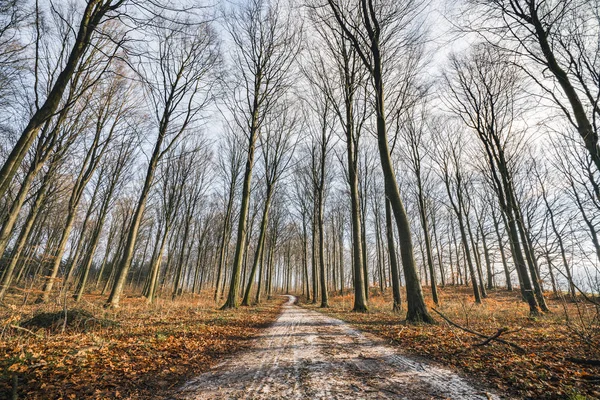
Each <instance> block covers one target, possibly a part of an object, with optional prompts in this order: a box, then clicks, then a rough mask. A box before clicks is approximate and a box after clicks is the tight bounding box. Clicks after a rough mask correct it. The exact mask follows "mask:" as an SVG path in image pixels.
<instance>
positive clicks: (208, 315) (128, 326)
mask: <svg viewBox="0 0 600 400" xmlns="http://www.w3.org/2000/svg"><path fill="white" fill-rule="evenodd" d="M211 297H212V296H211V295H210V294H208V293H207V294H206V295H205V296H202V297H201V298H198V297H196V298H191V297H185V298H182V299H178V300H176V301H175V302H171V301H169V300H158V301H157V304H155V305H152V306H148V305H146V304H145V302H144V300H143V299H141V298H127V299H125V301H124V302H123V305H122V307H121V308H120V309H119V310H114V311H107V310H104V309H103V308H102V304H103V300H104V299H103V298H100V297H99V296H96V297H95V296H88V297H86V299H85V301H83V302H82V304H80V305H77V307H81V309H78V310H76V311H73V312H69V313H68V314H67V315H72V319H69V318H67V324H64V318H63V319H61V318H60V317H59V318H56V317H57V316H60V315H61V314H62V310H61V307H60V305H57V304H54V305H42V306H40V305H35V306H34V305H27V306H23V307H16V306H0V323H1V326H0V399H5V398H10V396H11V393H12V390H13V386H14V385H15V384H16V385H17V390H18V395H19V398H20V399H59V398H64V399H71V398H72V399H76V398H77V399H80V398H86V399H87V398H92V399H93V398H98V399H104V398H132V399H150V398H164V397H165V396H167V395H168V394H169V393H170V392H171V390H172V388H174V387H177V386H179V385H180V384H181V383H182V382H184V381H186V380H187V379H189V378H190V377H192V376H195V375H197V374H198V373H200V372H202V371H205V370H207V369H209V368H210V367H211V366H212V365H214V364H215V363H216V362H218V361H219V360H220V359H222V357H223V356H224V355H226V354H229V353H231V352H234V351H238V350H240V349H243V348H246V347H247V346H248V342H249V341H248V339H249V338H251V337H253V336H254V335H256V334H257V333H258V332H259V331H261V329H263V328H264V327H265V326H268V325H270V324H271V323H272V322H273V321H274V320H275V318H276V317H277V315H278V314H279V310H280V304H281V303H283V302H284V299H281V298H279V299H276V300H274V301H270V302H268V303H265V304H264V305H262V306H259V307H242V308H240V309H239V310H236V311H218V310H216V309H215V305H214V303H213V302H212V301H211V300H208V299H210V298H211ZM34 315H35V316H38V317H37V318H32V317H33V316H34ZM71 321H72V322H73V323H71ZM63 328H64V332H63Z"/></svg>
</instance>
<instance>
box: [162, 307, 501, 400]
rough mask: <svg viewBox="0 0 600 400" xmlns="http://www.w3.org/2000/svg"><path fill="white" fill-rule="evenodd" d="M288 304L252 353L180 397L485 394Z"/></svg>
mask: <svg viewBox="0 0 600 400" xmlns="http://www.w3.org/2000/svg"><path fill="white" fill-rule="evenodd" d="M294 301H295V298H294V297H293V296H289V301H288V302H287V303H286V304H285V305H284V306H283V312H282V314H281V316H280V317H279V318H278V319H277V321H276V322H275V323H274V324H273V325H272V326H271V327H269V328H267V329H265V330H264V331H263V332H262V333H261V334H260V335H259V336H258V337H257V338H256V339H255V340H254V343H253V346H252V348H251V349H250V350H248V351H245V352H243V353H239V354H235V355H232V356H230V357H229V358H228V359H227V360H226V361H225V362H223V363H221V364H219V365H217V366H215V367H214V368H213V369H211V370H210V371H208V372H206V373H204V374H202V375H200V376H198V377H197V378H195V379H194V380H192V381H190V382H188V383H187V384H186V385H185V386H184V387H183V388H182V389H180V391H179V392H178V393H177V394H176V395H175V397H174V398H176V399H286V400H291V399H488V398H497V396H492V395H490V394H488V393H485V392H484V391H482V390H478V389H476V388H475V387H473V386H472V385H471V384H469V383H468V382H467V381H465V380H464V379H462V378H461V377H460V376H458V375H456V374H455V373H452V372H450V371H448V370H445V369H442V368H439V367H436V366H432V365H429V364H427V363H423V362H420V361H415V360H413V359H411V358H408V357H406V356H403V355H400V354H399V353H398V352H397V351H396V350H394V348H393V347H390V346H386V345H385V344H383V343H381V340H380V339H377V338H375V337H374V336H372V335H369V334H366V333H362V332H359V331H357V330H355V329H352V328H351V327H350V326H349V325H347V324H346V323H344V322H342V321H340V320H338V319H335V318H331V317H328V316H326V315H324V314H321V313H318V312H316V311H312V310H307V309H303V308H300V307H298V306H295V305H294Z"/></svg>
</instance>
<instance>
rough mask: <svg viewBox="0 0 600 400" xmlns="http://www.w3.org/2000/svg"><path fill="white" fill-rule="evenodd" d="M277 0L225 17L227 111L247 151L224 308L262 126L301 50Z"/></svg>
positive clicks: (234, 297)
mask: <svg viewBox="0 0 600 400" xmlns="http://www.w3.org/2000/svg"><path fill="white" fill-rule="evenodd" d="M286 7H288V5H287V4H283V3H281V4H280V3H279V2H277V1H268V0H252V1H250V2H249V3H248V4H246V5H240V6H239V7H237V8H236V9H234V10H232V11H231V13H230V14H229V15H228V16H227V17H226V20H227V30H228V32H229V34H230V36H231V39H232V40H233V43H234V48H235V54H234V55H233V69H234V76H235V81H234V82H233V83H232V85H233V86H234V87H233V99H232V100H231V112H232V113H233V115H234V119H235V122H236V124H237V125H238V127H239V129H240V130H242V131H243V132H244V133H245V134H246V138H247V146H248V147H247V153H246V163H245V164H246V165H245V169H244V180H243V188H242V200H241V206H240V215H239V220H238V227H237V239H236V245H235V255H234V258H233V265H232V268H231V280H230V284H229V292H228V295H227V301H226V302H225V304H224V305H223V307H222V308H224V309H226V308H236V307H237V306H238V304H239V298H238V296H239V293H238V292H239V287H240V278H241V272H242V263H243V260H244V253H245V242H246V239H247V219H248V210H249V204H250V190H251V184H252V174H253V168H254V157H255V151H256V143H257V140H258V137H259V135H260V132H261V127H262V124H263V122H264V120H265V118H266V116H267V115H269V113H270V112H272V111H273V107H274V106H275V104H277V101H278V100H279V98H281V97H283V96H284V94H285V92H286V91H287V90H288V89H289V87H290V85H291V77H292V76H291V68H292V66H293V64H294V61H295V59H296V56H297V54H298V52H299V50H300V47H299V46H300V39H301V31H300V29H299V27H298V24H296V23H295V22H294V21H293V15H292V10H291V9H288V8H286Z"/></svg>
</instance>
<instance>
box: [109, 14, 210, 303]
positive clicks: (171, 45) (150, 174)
mask: <svg viewBox="0 0 600 400" xmlns="http://www.w3.org/2000/svg"><path fill="white" fill-rule="evenodd" d="M168 25H171V26H166V27H158V28H156V29H157V30H158V31H157V32H155V35H156V40H157V41H158V44H157V48H156V49H147V51H148V53H147V55H144V57H143V58H141V59H140V60H139V64H138V73H139V75H140V77H141V78H142V79H143V83H144V86H145V87H146V93H147V95H148V98H149V101H150V104H151V105H152V108H153V111H154V116H155V118H156V121H155V124H156V130H157V135H156V139H155V142H154V148H153V150H152V154H151V156H150V159H149V161H148V168H147V171H146V177H145V180H144V185H143V188H142V190H141V193H140V195H139V199H138V202H137V206H136V209H135V213H134V216H133V218H132V221H131V226H130V228H129V229H128V236H127V243H126V245H125V248H124V252H123V255H122V257H121V261H120V262H119V266H118V270H119V272H118V276H117V278H116V281H115V284H114V286H113V288H112V291H111V294H110V296H109V298H108V300H107V303H106V304H107V306H110V307H118V306H119V301H120V299H121V294H122V293H123V290H124V288H125V281H126V279H127V274H128V272H129V268H130V266H131V262H132V260H133V256H134V250H135V246H136V243H137V236H138V231H139V228H140V223H141V221H142V218H143V214H144V209H145V206H146V200H147V198H148V195H149V193H150V189H151V187H152V183H153V182H154V175H155V171H156V168H157V166H158V164H159V162H160V161H161V159H162V158H163V157H164V155H165V154H167V153H168V152H169V151H170V149H171V148H172V147H173V146H175V145H176V144H177V143H178V140H179V139H180V138H181V137H182V136H183V135H184V134H185V133H186V132H188V131H189V128H190V127H192V126H194V125H195V124H196V123H197V122H198V120H199V118H200V117H201V112H202V111H203V110H204V109H205V108H206V107H207V105H208V104H209V103H210V101H211V99H212V90H211V89H212V87H213V86H214V82H215V79H214V76H215V69H216V68H217V67H218V65H219V63H220V54H219V49H218V41H217V37H216V34H215V32H214V30H213V28H212V26H211V24H210V22H208V21H206V22H200V23H197V24H184V25H182V24H180V23H176V22H175V23H174V22H168Z"/></svg>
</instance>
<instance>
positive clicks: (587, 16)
mask: <svg viewBox="0 0 600 400" xmlns="http://www.w3.org/2000/svg"><path fill="white" fill-rule="evenodd" d="M472 3H474V4H477V5H479V6H480V8H481V10H482V14H481V15H482V17H481V19H482V21H483V27H482V31H483V32H484V33H486V34H490V40H493V42H494V43H495V44H497V45H498V46H500V47H501V48H502V49H503V50H506V51H509V52H511V53H513V54H517V55H520V56H522V57H523V58H524V60H523V64H522V65H523V69H524V70H525V71H527V72H528V74H529V76H530V77H531V78H533V80H534V81H535V82H536V83H537V84H538V85H539V86H540V88H541V89H542V91H543V93H544V94H546V95H548V96H549V97H550V98H551V99H552V101H553V102H554V103H555V104H556V105H557V106H558V108H559V109H560V110H561V111H562V113H563V114H564V115H565V117H566V118H567V120H568V121H569V122H570V123H571V124H572V126H573V127H574V128H575V129H576V130H577V132H578V133H579V136H580V137H581V139H582V140H583V143H584V145H585V148H586V150H587V151H588V153H589V155H590V157H591V159H592V161H593V163H594V165H595V166H596V171H600V146H599V143H598V129H597V127H596V124H595V122H594V121H595V120H596V119H597V118H598V116H600V107H599V103H598V101H599V99H600V96H598V94H599V91H598V72H600V67H598V63H597V62H595V58H596V56H597V53H598V49H599V48H600V40H599V39H598V37H597V35H595V33H591V32H596V31H597V30H598V27H599V23H600V21H599V20H598V18H597V6H596V5H592V4H590V3H589V2H587V1H586V0H492V1H480V0H472ZM476 29H481V28H479V27H477V28H476ZM545 71H548V72H549V73H550V74H551V77H552V79H548V77H547V74H545ZM554 83H556V84H558V86H559V87H560V89H561V91H562V95H563V96H564V97H562V96H560V95H559V93H557V90H556V89H555V88H554V87H553V84H554ZM565 98H566V99H565Z"/></svg>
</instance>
